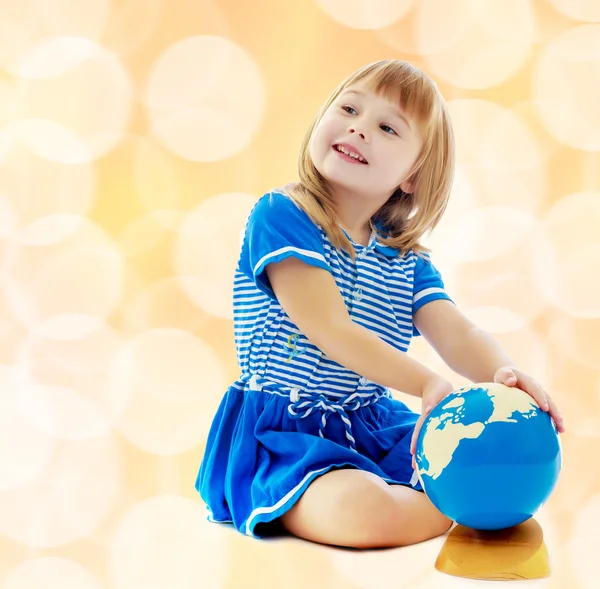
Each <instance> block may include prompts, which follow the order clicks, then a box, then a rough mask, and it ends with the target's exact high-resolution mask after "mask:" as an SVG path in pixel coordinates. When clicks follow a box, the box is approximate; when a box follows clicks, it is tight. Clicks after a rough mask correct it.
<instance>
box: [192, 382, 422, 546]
mask: <svg viewBox="0 0 600 589" xmlns="http://www.w3.org/2000/svg"><path fill="white" fill-rule="evenodd" d="M289 407H290V395H289V394H283V393H281V392H277V391H273V390H271V391H267V390H262V391H256V390H248V388H247V387H245V386H244V383H243V382H241V381H238V382H236V383H235V384H234V385H232V386H231V387H230V388H229V389H228V391H227V392H226V393H225V395H224V397H223V399H222V401H221V403H220V405H219V408H218V410H217V413H216V415H215V417H214V420H213V422H212V425H211V428H210V431H209V434H208V439H207V442H206V450H205V453H204V457H203V459H202V462H201V465H200V470H199V472H198V477H197V479H196V490H197V491H198V492H199V493H200V496H201V498H202V500H203V501H204V502H205V503H206V506H207V508H208V512H209V515H208V519H209V520H210V521H212V522H217V523H229V524H233V525H234V527H235V528H236V529H237V530H238V531H240V532H242V533H244V534H248V535H250V536H254V537H258V538H260V537H264V536H268V535H271V534H273V533H274V532H273V530H276V529H277V527H276V526H271V525H269V524H271V523H272V522H275V520H277V518H279V517H281V516H282V515H283V514H284V513H285V512H286V511H288V510H289V509H290V508H291V507H293V505H294V504H295V503H296V502H297V501H298V499H300V497H301V496H302V493H304V491H305V490H306V488H307V487H308V486H309V485H310V483H311V482H312V481H313V480H314V479H315V478H317V477H318V476H321V475H323V474H325V473H326V472H328V471H331V470H334V469H339V468H356V469H359V470H364V471H368V472H371V473H373V474H375V475H377V476H379V477H381V478H382V479H383V480H384V481H386V482H387V483H389V484H397V485H408V486H411V487H412V488H414V489H416V490H417V491H423V489H422V487H421V484H420V482H419V480H418V477H417V475H416V473H415V471H414V470H413V468H412V465H411V460H412V457H411V455H410V440H411V437H412V433H413V431H414V426H415V423H416V421H417V419H418V417H419V416H418V414H417V413H415V412H414V411H412V410H411V409H409V408H408V407H407V406H406V405H405V404H404V403H402V402H401V401H399V400H397V399H394V398H393V397H391V396H389V395H384V396H381V397H379V398H378V399H377V401H376V402H372V403H370V404H368V405H366V406H361V407H360V408H358V409H356V410H348V411H343V412H342V413H343V415H342V414H337V413H331V414H328V415H327V419H326V424H325V426H324V427H323V412H322V411H318V410H315V411H309V412H308V413H309V414H308V415H306V416H303V417H302V418H298V416H297V415H296V416H294V415H293V414H292V413H293V412H290V411H289ZM320 431H321V434H320V433H319V432H320ZM348 432H351V434H349V433H348ZM321 436H323V437H321ZM349 439H352V442H349ZM352 446H354V448H355V449H353V448H352Z"/></svg>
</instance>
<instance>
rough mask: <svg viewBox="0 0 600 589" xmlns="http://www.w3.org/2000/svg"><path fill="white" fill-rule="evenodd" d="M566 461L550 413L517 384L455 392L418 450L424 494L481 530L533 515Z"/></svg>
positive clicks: (436, 412) (426, 427)
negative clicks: (562, 463) (563, 459)
mask: <svg viewBox="0 0 600 589" xmlns="http://www.w3.org/2000/svg"><path fill="white" fill-rule="evenodd" d="M561 461H562V449H561V443H560V440H559V435H558V432H557V430H556V427H555V425H554V422H553V421H552V419H551V418H550V416H549V414H548V413H547V412H545V411H542V410H541V409H540V407H539V405H538V404H537V403H536V402H535V400H534V399H533V398H532V397H531V396H530V395H528V394H527V393H525V392H523V391H522V390H520V389H518V388H516V387H508V386H505V385H502V384H496V383H481V384H476V385H473V386H469V387H464V388H462V389H459V390H457V391H454V392H453V393H451V394H450V395H448V396H447V397H445V398H444V399H442V401H440V402H439V403H438V404H437V405H436V406H435V407H434V408H433V410H432V411H431V412H430V413H429V415H428V416H427V417H426V419H425V420H424V422H423V425H422V427H421V430H420V432H419V435H418V437H417V442H416V448H415V462H416V466H417V468H416V470H417V474H418V477H419V480H420V482H421V485H422V487H423V490H424V491H425V493H426V494H427V496H428V497H429V499H430V500H431V502H432V503H433V504H434V505H435V506H436V507H437V508H438V509H439V511H441V512H442V513H443V514H444V515H446V517H448V518H450V519H451V520H453V521H455V522H456V523H458V524H461V525H463V526H467V527H469V528H474V529H477V530H500V529H504V528H509V527H512V526H516V525H518V524H520V523H522V522H524V521H526V520H528V519H529V518H531V517H532V516H533V515H534V514H535V513H536V511H537V510H538V509H539V508H540V507H541V506H542V505H543V504H544V503H545V502H546V501H547V499H548V498H549V497H550V495H551V493H552V491H553V489H554V486H555V484H556V482H557V479H558V476H559V473H560V469H561Z"/></svg>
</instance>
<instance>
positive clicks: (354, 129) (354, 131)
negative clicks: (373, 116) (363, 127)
mask: <svg viewBox="0 0 600 589" xmlns="http://www.w3.org/2000/svg"><path fill="white" fill-rule="evenodd" d="M348 133H352V134H355V133H356V134H357V135H358V136H359V137H360V138H361V139H363V140H365V141H366V139H365V134H364V133H363V132H362V131H359V130H358V129H357V127H356V125H353V126H351V127H349V128H348Z"/></svg>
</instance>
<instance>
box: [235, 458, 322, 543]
mask: <svg viewBox="0 0 600 589" xmlns="http://www.w3.org/2000/svg"><path fill="white" fill-rule="evenodd" d="M331 468H333V467H332V466H326V467H325V468H321V469H320V470H313V471H312V472H309V473H308V474H307V475H306V476H305V477H304V478H303V479H302V481H300V483H298V484H297V485H296V486H295V487H294V488H293V489H292V490H291V491H289V492H288V493H287V495H284V496H283V497H282V498H281V499H280V500H279V501H278V502H277V503H275V505H271V506H270V507H257V508H256V509H255V510H254V511H253V512H252V513H251V514H250V517H249V518H248V520H247V521H246V534H247V535H248V536H254V534H253V533H252V532H251V531H250V525H251V524H252V520H253V519H254V518H255V517H257V516H259V515H262V514H263V513H273V512H274V511H277V510H278V509H279V508H280V507H281V506H282V505H285V504H286V503H287V502H288V501H289V500H290V499H291V498H292V497H293V496H294V495H295V494H296V493H297V492H298V489H300V488H301V487H302V486H303V485H304V483H305V482H306V481H307V480H308V479H310V478H311V477H312V476H313V475H315V474H321V473H324V472H325V471H327V470H330V469H331Z"/></svg>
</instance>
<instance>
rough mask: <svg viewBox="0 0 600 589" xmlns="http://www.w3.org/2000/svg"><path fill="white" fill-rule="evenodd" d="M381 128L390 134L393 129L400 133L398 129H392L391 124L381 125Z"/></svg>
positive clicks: (394, 132)
mask: <svg viewBox="0 0 600 589" xmlns="http://www.w3.org/2000/svg"><path fill="white" fill-rule="evenodd" d="M379 128H380V129H383V130H384V131H385V132H386V133H388V134H389V132H390V131H391V132H392V133H393V134H394V135H398V133H396V131H394V129H392V128H391V127H390V126H389V125H380V127H379Z"/></svg>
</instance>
